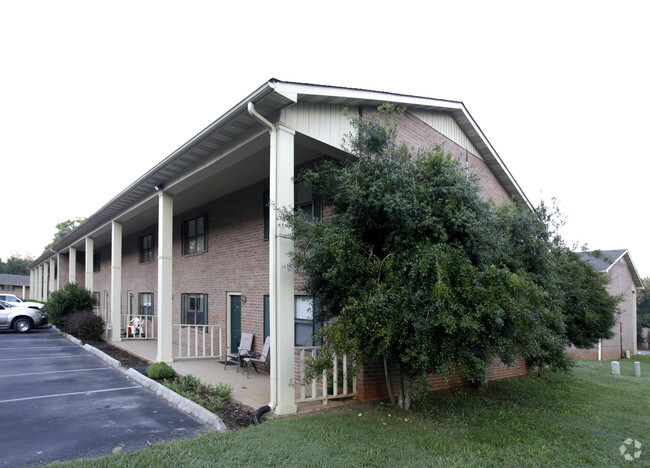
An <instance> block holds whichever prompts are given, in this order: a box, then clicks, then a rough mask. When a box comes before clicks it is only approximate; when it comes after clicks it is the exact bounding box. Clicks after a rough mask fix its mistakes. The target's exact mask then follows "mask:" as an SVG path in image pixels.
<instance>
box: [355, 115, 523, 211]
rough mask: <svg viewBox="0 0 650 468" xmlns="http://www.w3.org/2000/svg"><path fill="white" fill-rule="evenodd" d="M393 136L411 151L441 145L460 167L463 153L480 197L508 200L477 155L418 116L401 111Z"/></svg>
mask: <svg viewBox="0 0 650 468" xmlns="http://www.w3.org/2000/svg"><path fill="white" fill-rule="evenodd" d="M376 111H377V109H376V108H372V107H364V108H362V109H361V114H362V116H364V117H367V116H368V115H369V114H371V113H373V112H376ZM397 135H398V140H399V141H400V142H404V143H406V144H407V145H408V146H409V148H412V149H414V150H428V149H433V148H435V147H441V148H442V149H443V150H444V151H445V152H449V153H451V155H452V156H453V157H454V158H456V160H458V161H459V162H460V163H461V165H462V167H465V155H466V154H467V156H468V158H469V169H470V171H472V172H473V173H474V174H476V175H477V176H478V178H479V186H480V187H481V192H480V193H481V196H482V197H483V198H484V199H486V200H492V201H494V203H495V204H497V205H499V204H501V203H503V202H505V201H510V197H509V196H508V192H506V190H505V189H504V188H503V186H502V185H501V184H500V183H499V181H498V179H497V178H496V176H495V175H494V174H493V173H492V171H490V168H489V167H488V166H487V164H486V163H485V161H483V160H482V159H481V158H480V157H479V155H476V154H473V153H471V152H469V151H466V150H465V148H463V147H461V146H460V145H458V144H457V143H454V142H453V141H451V140H449V139H448V138H447V137H445V136H444V135H443V134H442V133H440V132H439V131H437V130H436V129H434V128H433V127H431V126H429V125H428V124H426V123H425V122H423V121H422V120H420V119H418V118H417V117H416V116H414V115H413V114H410V113H409V112H405V113H404V116H403V118H402V119H401V120H400V121H399V123H398V125H397Z"/></svg>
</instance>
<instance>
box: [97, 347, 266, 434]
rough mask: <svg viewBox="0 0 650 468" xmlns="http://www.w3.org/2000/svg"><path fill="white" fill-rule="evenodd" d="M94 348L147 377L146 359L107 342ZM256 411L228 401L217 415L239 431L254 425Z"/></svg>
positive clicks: (227, 425) (232, 428)
mask: <svg viewBox="0 0 650 468" xmlns="http://www.w3.org/2000/svg"><path fill="white" fill-rule="evenodd" d="M93 346H94V347H95V348H97V349H99V350H100V351H101V352H103V353H105V354H107V355H109V356H110V357H112V358H113V359H116V360H118V361H120V363H121V364H122V366H123V367H126V368H129V367H132V368H134V369H136V370H138V371H140V372H142V373H145V375H146V369H147V367H148V366H149V365H151V363H150V362H149V361H147V360H145V359H142V358H139V357H138V356H135V355H133V354H131V353H129V352H127V351H125V350H123V349H121V348H118V347H116V346H113V345H112V344H110V343H107V342H105V341H103V342H101V343H95V344H93ZM254 411H255V410H254V409H253V408H251V407H250V406H246V405H242V404H241V403H237V402H234V401H232V400H228V401H227V402H226V403H225V404H224V406H223V408H221V409H220V410H219V411H217V412H216V413H215V414H216V415H217V416H219V417H220V418H221V420H222V421H223V422H224V424H225V425H226V427H227V428H228V430H231V431H233V430H237V429H241V428H243V427H248V426H250V425H251V424H253V413H254Z"/></svg>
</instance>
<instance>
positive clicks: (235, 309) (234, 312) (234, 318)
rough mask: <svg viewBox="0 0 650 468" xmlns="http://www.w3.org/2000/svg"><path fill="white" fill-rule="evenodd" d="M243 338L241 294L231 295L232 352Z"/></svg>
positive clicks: (235, 350)
mask: <svg viewBox="0 0 650 468" xmlns="http://www.w3.org/2000/svg"><path fill="white" fill-rule="evenodd" d="M240 338H241V296H240V295H234V294H233V295H231V296H230V352H231V353H235V352H237V349H238V348H239V339H240Z"/></svg>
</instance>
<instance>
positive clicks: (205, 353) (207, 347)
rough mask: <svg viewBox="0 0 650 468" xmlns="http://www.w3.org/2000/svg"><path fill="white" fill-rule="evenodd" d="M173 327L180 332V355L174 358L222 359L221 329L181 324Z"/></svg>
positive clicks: (210, 326)
mask: <svg viewBox="0 0 650 468" xmlns="http://www.w3.org/2000/svg"><path fill="white" fill-rule="evenodd" d="M173 327H174V329H177V330H178V335H177V336H178V354H175V355H174V358H183V359H193V358H221V349H223V348H222V346H221V344H222V336H223V334H222V329H221V327H219V326H217V325H186V324H180V323H175V324H174V325H173Z"/></svg>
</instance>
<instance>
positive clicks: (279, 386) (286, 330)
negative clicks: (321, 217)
mask: <svg viewBox="0 0 650 468" xmlns="http://www.w3.org/2000/svg"><path fill="white" fill-rule="evenodd" d="M294 134H295V132H294V131H293V130H292V129H290V128H288V127H285V126H283V125H278V126H277V133H276V135H277V137H276V138H277V141H276V158H275V166H276V167H275V168H273V167H272V168H271V178H272V179H274V180H271V181H270V186H271V190H270V198H271V203H272V204H271V209H270V210H269V226H270V242H269V243H270V244H273V246H271V247H270V250H271V255H272V258H271V261H270V268H271V271H270V275H271V278H273V281H272V284H271V285H270V294H269V296H270V301H269V302H270V306H271V307H270V308H271V310H270V321H271V325H272V328H271V330H272V331H271V340H272V343H273V344H274V345H275V346H274V348H275V351H276V354H275V355H276V356H277V359H273V358H271V365H272V366H273V364H274V363H275V364H276V368H275V369H274V370H275V372H273V371H272V372H271V379H275V380H276V381H275V382H273V381H272V382H271V386H272V388H271V392H273V391H274V389H273V386H275V392H276V403H277V404H276V407H275V412H276V414H290V413H295V412H296V411H297V409H298V407H297V405H296V396H295V388H294V387H292V386H291V382H293V381H294V380H295V370H294V360H295V358H294V353H295V346H294V343H295V337H294V334H295V333H294V307H295V305H294V279H293V277H294V274H293V271H292V270H290V269H288V268H287V264H288V262H289V253H290V252H293V240H292V239H291V238H290V237H289V232H288V229H287V227H286V226H284V225H282V224H280V223H279V220H278V216H277V211H276V210H275V209H274V208H273V207H277V208H284V207H293V204H294V183H293V171H294V141H293V140H294ZM271 151H273V148H272V149H271ZM273 159H274V158H273V155H271V161H272V162H271V164H272V165H273ZM274 332H275V333H274ZM274 334H275V336H273V335H274ZM271 356H273V354H271Z"/></svg>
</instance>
